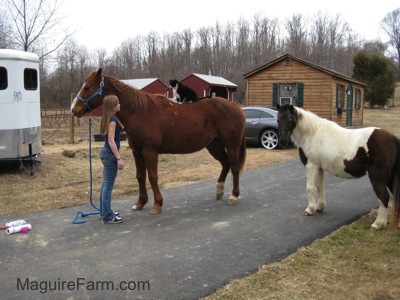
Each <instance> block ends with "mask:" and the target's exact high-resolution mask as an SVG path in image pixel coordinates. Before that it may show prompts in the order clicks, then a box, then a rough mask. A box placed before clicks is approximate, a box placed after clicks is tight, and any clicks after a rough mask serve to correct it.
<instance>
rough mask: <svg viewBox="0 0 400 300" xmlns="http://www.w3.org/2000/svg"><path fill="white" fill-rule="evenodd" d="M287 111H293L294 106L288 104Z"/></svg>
mask: <svg viewBox="0 0 400 300" xmlns="http://www.w3.org/2000/svg"><path fill="white" fill-rule="evenodd" d="M289 111H290V112H291V113H293V112H294V106H293V105H292V104H290V106H289Z"/></svg>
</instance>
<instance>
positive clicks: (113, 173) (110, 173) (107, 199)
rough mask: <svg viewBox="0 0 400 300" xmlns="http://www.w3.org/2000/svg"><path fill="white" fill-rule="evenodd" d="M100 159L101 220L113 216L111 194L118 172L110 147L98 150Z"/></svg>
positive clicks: (112, 217) (107, 219)
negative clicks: (101, 175)
mask: <svg viewBox="0 0 400 300" xmlns="http://www.w3.org/2000/svg"><path fill="white" fill-rule="evenodd" d="M99 156H100V159H101V162H102V163H103V184H102V185H101V190H100V217H101V218H102V219H103V221H110V220H113V219H114V218H115V214H114V212H113V211H112V209H111V194H112V190H113V188H114V182H115V178H116V177H117V172H118V163H117V159H116V158H115V156H114V154H113V153H112V151H111V149H110V148H108V147H103V148H102V149H101V150H100V155H99Z"/></svg>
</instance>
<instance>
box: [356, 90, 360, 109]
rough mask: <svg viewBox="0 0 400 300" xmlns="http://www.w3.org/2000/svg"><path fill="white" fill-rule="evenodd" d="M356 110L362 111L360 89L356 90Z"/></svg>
mask: <svg viewBox="0 0 400 300" xmlns="http://www.w3.org/2000/svg"><path fill="white" fill-rule="evenodd" d="M354 108H355V109H361V90H360V89H356V92H355V103H354Z"/></svg>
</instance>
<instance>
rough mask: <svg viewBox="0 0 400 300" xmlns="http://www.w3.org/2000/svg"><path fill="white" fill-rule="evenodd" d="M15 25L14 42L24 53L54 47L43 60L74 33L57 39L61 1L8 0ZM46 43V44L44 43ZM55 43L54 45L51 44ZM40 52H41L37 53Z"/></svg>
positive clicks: (10, 14) (46, 52)
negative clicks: (41, 47)
mask: <svg viewBox="0 0 400 300" xmlns="http://www.w3.org/2000/svg"><path fill="white" fill-rule="evenodd" d="M6 1H7V7H8V12H9V16H10V19H11V21H12V24H13V34H12V37H13V40H14V41H15V43H16V44H17V45H18V46H19V47H21V48H22V49H23V50H24V51H35V50H37V49H35V45H36V46H37V45H40V41H41V40H42V45H47V46H48V45H52V46H51V48H50V49H47V50H46V51H44V52H43V50H42V54H41V56H42V58H43V57H45V56H47V55H49V54H51V53H52V52H54V51H56V50H57V49H58V48H59V47H60V46H61V45H62V44H63V43H64V42H65V41H66V40H67V39H68V38H69V37H70V36H71V35H72V34H73V33H65V34H64V35H63V36H61V38H60V39H55V37H56V36H60V34H57V33H58V32H57V30H58V25H59V23H60V21H61V18H60V17H59V16H58V15H57V11H58V9H59V8H60V6H61V5H62V2H60V1H59V0H53V1H50V0H6ZM43 41H45V42H43ZM50 41H54V44H52V43H50ZM37 52H39V51H37Z"/></svg>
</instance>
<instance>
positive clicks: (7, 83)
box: [0, 49, 42, 164]
mask: <svg viewBox="0 0 400 300" xmlns="http://www.w3.org/2000/svg"><path fill="white" fill-rule="evenodd" d="M41 151H42V137H41V120H40V82H39V57H38V56H37V55H36V54H34V53H28V52H23V51H18V50H9V49H0V161H10V160H14V161H15V160H17V161H21V162H22V161H29V162H31V163H32V164H34V163H36V162H40V161H38V160H37V155H39V154H40V153H41Z"/></svg>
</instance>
